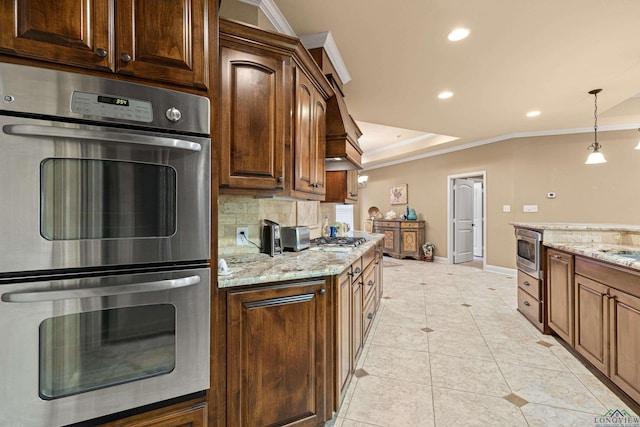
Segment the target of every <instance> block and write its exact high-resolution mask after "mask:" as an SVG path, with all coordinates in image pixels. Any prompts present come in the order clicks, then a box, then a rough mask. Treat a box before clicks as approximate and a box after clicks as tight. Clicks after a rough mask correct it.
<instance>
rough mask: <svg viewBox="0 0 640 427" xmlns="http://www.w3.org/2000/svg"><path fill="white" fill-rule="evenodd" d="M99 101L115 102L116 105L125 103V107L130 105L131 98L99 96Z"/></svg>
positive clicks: (105, 102)
mask: <svg viewBox="0 0 640 427" xmlns="http://www.w3.org/2000/svg"><path fill="white" fill-rule="evenodd" d="M98 102H102V103H104V104H114V105H123V106H125V107H128V106H129V100H128V99H124V98H114V97H111V96H98Z"/></svg>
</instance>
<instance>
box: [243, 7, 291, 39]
mask: <svg viewBox="0 0 640 427" xmlns="http://www.w3.org/2000/svg"><path fill="white" fill-rule="evenodd" d="M238 1H240V2H242V3H246V4H250V5H252V6H255V7H257V8H258V9H260V11H261V12H262V13H264V15H265V16H266V17H267V19H268V20H269V22H271V25H273V27H274V28H275V29H276V30H277V31H278V32H279V33H282V34H286V35H288V36H294V37H297V36H298V35H297V34H296V32H295V31H293V28H291V25H289V22H288V21H287V19H286V18H285V17H284V15H283V14H282V12H280V9H278V6H276V4H275V3H274V2H273V0H238Z"/></svg>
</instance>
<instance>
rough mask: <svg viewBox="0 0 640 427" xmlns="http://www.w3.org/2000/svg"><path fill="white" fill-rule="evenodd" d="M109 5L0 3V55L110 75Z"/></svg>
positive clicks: (105, 1)
mask: <svg viewBox="0 0 640 427" xmlns="http://www.w3.org/2000/svg"><path fill="white" fill-rule="evenodd" d="M113 28H114V14H113V0H60V1H42V0H19V1H2V2H0V51H2V52H3V53H8V54H12V55H18V56H23V57H27V58H32V59H39V60H45V61H52V62H58V63H61V64H66V65H73V66H77V67H83V68H93V69H98V70H107V71H113V55H111V53H112V52H113V49H114V38H113V36H114V31H113Z"/></svg>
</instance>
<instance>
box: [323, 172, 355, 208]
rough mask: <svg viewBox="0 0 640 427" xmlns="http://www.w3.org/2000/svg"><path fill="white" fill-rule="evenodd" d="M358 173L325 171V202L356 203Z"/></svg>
mask: <svg viewBox="0 0 640 427" xmlns="http://www.w3.org/2000/svg"><path fill="white" fill-rule="evenodd" d="M358 189H359V187H358V171H357V170H345V171H327V195H326V197H325V200H324V201H325V202H331V203H345V204H354V203H358Z"/></svg>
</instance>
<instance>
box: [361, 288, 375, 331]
mask: <svg viewBox="0 0 640 427" xmlns="http://www.w3.org/2000/svg"><path fill="white" fill-rule="evenodd" d="M365 286H366V285H365ZM365 301H366V302H365V305H364V307H363V309H362V330H363V342H364V338H366V336H367V334H368V333H369V329H371V323H373V318H374V317H375V315H376V299H375V298H369V299H368V300H367V299H365Z"/></svg>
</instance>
